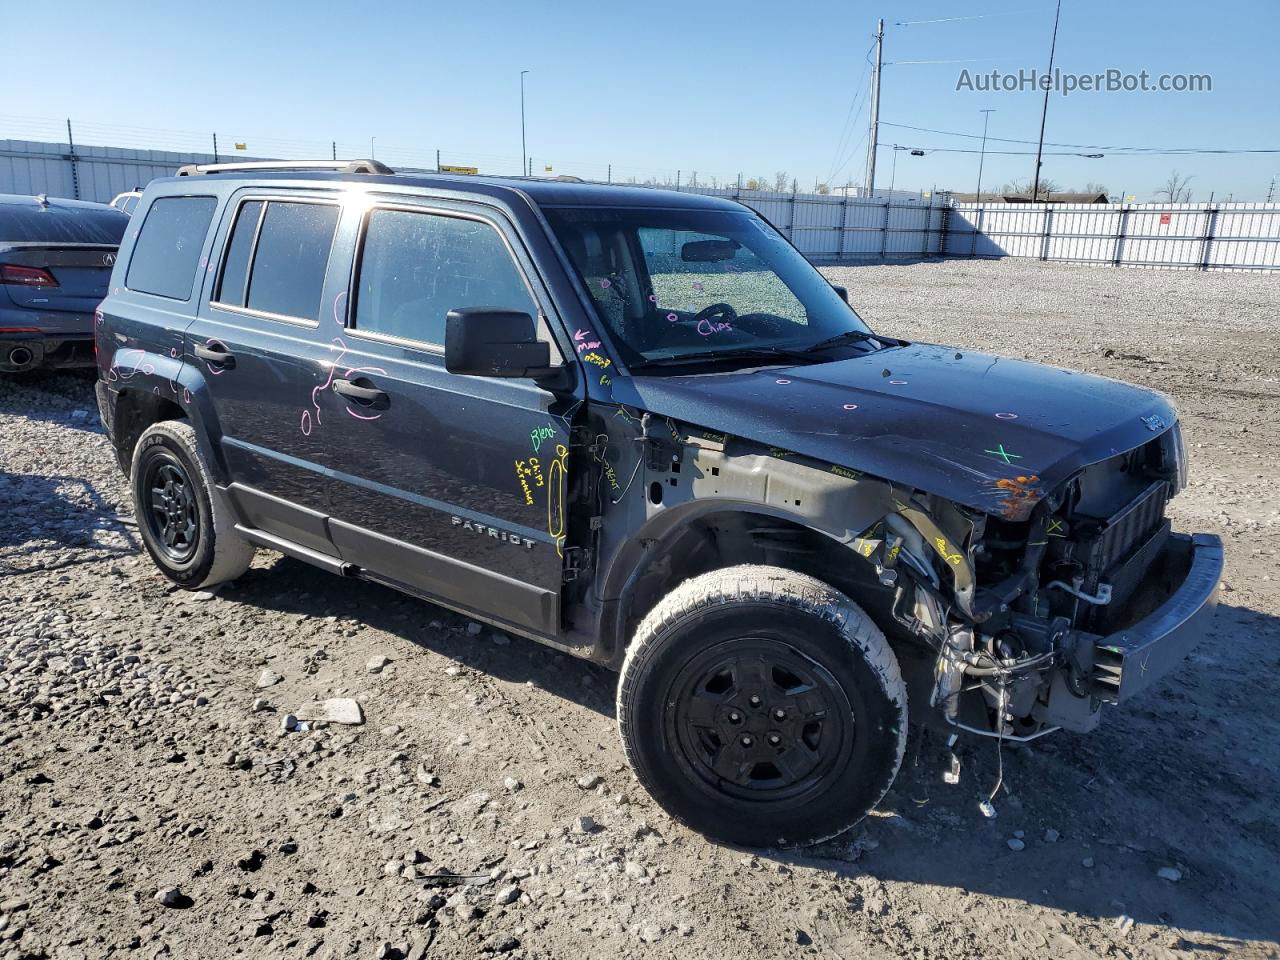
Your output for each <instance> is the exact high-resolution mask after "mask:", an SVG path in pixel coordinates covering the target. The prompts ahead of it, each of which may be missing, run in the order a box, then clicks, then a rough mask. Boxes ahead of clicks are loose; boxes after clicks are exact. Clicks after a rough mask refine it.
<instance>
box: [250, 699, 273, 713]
mask: <svg viewBox="0 0 1280 960" xmlns="http://www.w3.org/2000/svg"><path fill="white" fill-rule="evenodd" d="M249 709H250V711H252V712H253V713H263V712H264V711H266V710H270V709H271V701H270V700H267V699H266V698H264V697H259V698H258V699H257V700H255V701H253V706H252V707H250V708H249Z"/></svg>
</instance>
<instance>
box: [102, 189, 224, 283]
mask: <svg viewBox="0 0 1280 960" xmlns="http://www.w3.org/2000/svg"><path fill="white" fill-rule="evenodd" d="M217 204H218V201H217V200H215V199H214V198H213V197H160V198H159V199H157V200H155V201H153V202H152V204H151V209H150V210H148V211H147V217H146V219H145V220H143V221H142V230H141V232H140V233H139V234H138V239H137V241H136V242H135V243H134V245H133V258H132V259H131V260H130V261H129V274H128V276H127V277H126V278H125V282H124V284H125V286H126V287H128V288H129V289H130V290H137V291H139V292H141V293H153V294H155V295H156V296H158V297H168V298H169V299H171V300H190V299H191V286H192V284H193V283H194V282H195V278H196V267H197V265H198V263H199V260H200V249H201V248H202V247H203V246H204V238H205V234H207V233H208V232H209V222H210V221H211V220H212V219H213V209H214V207H216V206H217Z"/></svg>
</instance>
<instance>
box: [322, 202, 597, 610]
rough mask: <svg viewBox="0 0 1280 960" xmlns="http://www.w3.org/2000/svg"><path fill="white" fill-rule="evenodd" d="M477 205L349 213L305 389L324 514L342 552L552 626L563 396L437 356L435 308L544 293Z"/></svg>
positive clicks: (444, 596)
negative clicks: (450, 365) (328, 353)
mask: <svg viewBox="0 0 1280 960" xmlns="http://www.w3.org/2000/svg"><path fill="white" fill-rule="evenodd" d="M482 210H483V208H481V209H480V210H474V209H469V208H467V207H464V206H457V207H453V206H449V205H445V206H444V207H439V206H433V207H432V208H430V209H428V208H425V207H416V206H411V205H385V206H384V205H374V206H372V207H371V208H370V209H369V210H367V211H366V212H365V213H364V214H363V217H362V222H361V224H360V231H359V236H358V240H357V247H356V252H355V255H354V269H353V272H352V282H351V288H350V297H349V302H348V303H347V304H346V309H345V311H344V316H343V317H342V321H343V323H342V329H341V330H340V331H338V340H339V341H340V343H341V346H340V348H339V351H338V353H337V355H336V356H335V357H334V365H333V377H332V380H331V383H330V384H329V386H328V389H327V390H326V391H324V394H323V397H321V398H318V403H319V405H320V408H321V410H320V411H319V412H320V417H319V418H317V419H318V421H319V422H318V425H317V427H316V432H317V434H323V437H324V443H325V449H326V450H328V451H330V452H331V454H332V456H331V457H330V459H329V460H327V461H326V465H327V466H328V467H329V468H330V469H331V471H332V474H333V476H334V477H335V482H334V485H333V486H332V487H331V488H330V501H329V507H328V509H329V513H330V515H331V519H330V521H329V530H330V535H331V536H332V538H333V541H334V543H335V544H336V545H337V547H338V550H339V551H340V554H341V557H342V559H343V560H344V561H347V562H349V563H354V564H357V565H358V566H360V567H362V568H365V569H366V570H367V571H368V572H370V573H372V574H374V575H376V576H378V577H381V578H383V579H386V580H390V581H393V582H395V583H398V584H402V585H405V586H408V587H411V588H413V589H415V590H416V591H419V592H421V593H425V594H427V595H430V596H431V597H433V598H437V599H439V600H441V601H443V602H444V603H445V604H446V605H449V606H453V607H456V608H460V609H464V610H469V611H474V612H476V613H478V614H480V615H482V616H484V617H486V618H489V619H494V620H499V621H502V622H505V623H508V624H510V625H512V626H514V627H517V628H521V629H523V630H525V631H531V632H535V633H538V634H543V635H547V636H554V635H555V634H556V633H557V632H558V630H559V617H560V609H559V607H560V585H561V579H562V560H561V556H560V554H561V547H562V544H563V539H564V533H565V530H564V525H565V510H564V502H563V498H564V491H565V488H566V479H567V474H566V470H567V469H568V466H569V464H568V456H569V454H568V450H569V430H568V425H567V421H566V420H565V419H564V416H565V415H566V411H568V410H569V409H571V408H572V406H573V405H574V403H575V401H574V398H573V397H563V396H562V397H557V396H556V395H554V394H552V393H550V392H548V391H546V390H543V389H541V388H540V387H539V386H537V385H536V384H535V383H533V381H531V380H513V379H488V378H481V377H463V376H457V375H454V374H450V373H448V372H447V371H446V370H445V367H444V355H443V344H444V329H445V316H446V314H447V313H448V312H449V311H450V310H452V309H455V308H460V307H472V306H487V307H500V308H506V309H515V310H521V311H524V312H527V313H529V314H530V315H532V316H534V317H538V316H541V315H543V311H541V310H539V306H538V304H539V301H540V300H545V296H544V295H542V294H540V293H538V294H535V292H534V290H535V289H536V288H535V286H534V285H533V284H532V283H531V282H530V277H532V276H533V275H534V274H533V272H532V271H531V270H530V269H529V268H528V265H527V261H522V260H521V259H517V255H516V250H518V249H519V241H518V239H517V237H516V236H515V234H514V231H513V230H512V229H511V228H510V226H509V225H508V224H507V223H506V222H505V221H503V220H502V219H500V218H499V217H498V216H497V215H496V214H489V213H485V212H482ZM543 330H544V335H546V330H545V323H544V324H543ZM548 339H549V340H550V339H551V338H550V337H549V336H548ZM552 342H553V347H552V349H553V352H555V351H556V347H555V346H554V341H552Z"/></svg>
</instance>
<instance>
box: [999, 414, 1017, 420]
mask: <svg viewBox="0 0 1280 960" xmlns="http://www.w3.org/2000/svg"><path fill="white" fill-rule="evenodd" d="M996 419H997V420H1017V419H1018V415H1017V414H1016V413H997V414H996Z"/></svg>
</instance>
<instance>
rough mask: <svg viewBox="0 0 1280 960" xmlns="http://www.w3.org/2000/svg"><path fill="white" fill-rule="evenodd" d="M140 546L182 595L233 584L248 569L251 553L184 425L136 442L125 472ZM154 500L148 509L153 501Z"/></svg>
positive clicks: (169, 424)
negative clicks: (129, 466) (130, 464)
mask: <svg viewBox="0 0 1280 960" xmlns="http://www.w3.org/2000/svg"><path fill="white" fill-rule="evenodd" d="M129 478H130V487H131V490H132V493H133V510H134V516H135V517H136V518H137V521H138V532H139V534H140V535H141V537H142V543H143V545H144V546H145V547H146V548H147V553H149V554H151V559H152V561H154V563H155V565H156V566H157V567H158V568H159V569H160V572H161V573H163V574H164V575H165V576H166V577H168V578H169V579H170V580H172V581H173V582H174V583H176V584H177V585H178V586H180V587H184V588H186V589H187V590H200V589H202V588H205V587H212V586H216V585H217V584H219V583H226V582H227V581H228V580H234V579H235V578H236V577H238V576H240V575H241V574H243V573H244V572H245V571H246V570H248V569H249V564H250V563H251V562H252V561H253V554H254V547H253V545H252V544H251V543H249V542H248V541H247V540H245V539H244V538H243V537H241V536H239V535H238V534H237V533H236V531H235V521H234V520H233V519H232V517H231V514H230V511H229V510H228V509H227V507H226V505H225V504H224V503H223V501H222V497H221V495H220V494H219V493H218V490H217V488H216V487H215V486H214V485H213V481H212V479H211V478H210V473H209V469H208V465H207V464H206V463H205V460H204V457H203V455H201V453H200V448H199V446H198V445H197V443H196V433H195V430H193V429H192V427H191V424H189V423H188V422H187V421H185V420H162V421H160V422H159V423H155V424H152V425H151V426H150V427H148V428H147V429H146V430H145V431H144V432H143V434H142V436H141V437H139V438H138V444H137V446H136V447H135V448H134V451H133V463H132V466H131V468H130V471H129ZM153 493H155V494H156V495H157V497H158V498H159V501H158V502H157V503H156V506H155V507H154V508H153V506H152V503H153V500H152V495H153Z"/></svg>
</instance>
